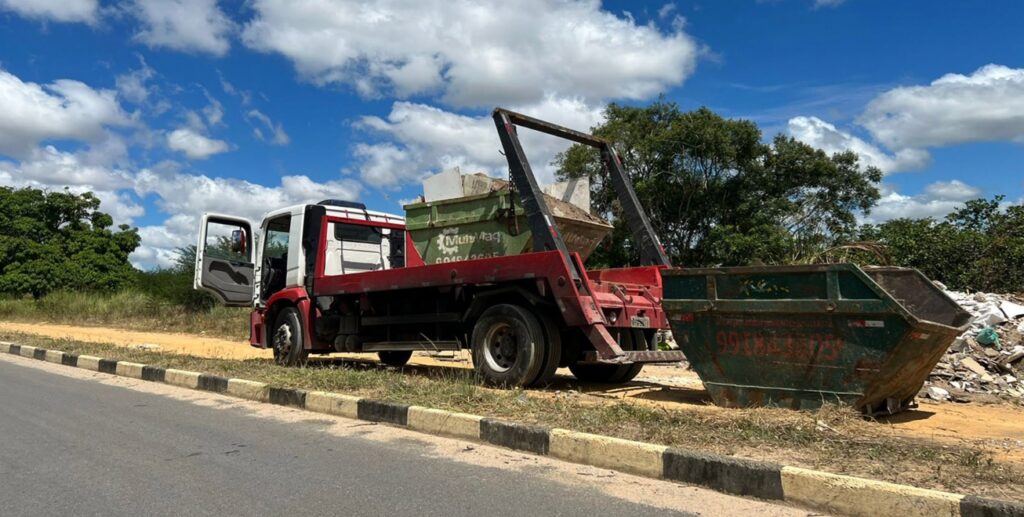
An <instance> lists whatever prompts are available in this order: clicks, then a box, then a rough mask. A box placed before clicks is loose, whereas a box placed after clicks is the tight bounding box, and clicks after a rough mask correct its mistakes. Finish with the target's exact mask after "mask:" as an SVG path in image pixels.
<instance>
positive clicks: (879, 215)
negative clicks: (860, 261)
mask: <svg viewBox="0 0 1024 517" xmlns="http://www.w3.org/2000/svg"><path fill="white" fill-rule="evenodd" d="M881 191H882V198H881V199H879V201H878V205H876V206H875V208H873V209H872V210H871V214H870V215H868V216H867V217H865V218H864V222H868V223H882V222H885V221H888V220H890V219H898V218H904V217H905V218H911V219H917V218H922V217H935V218H942V217H945V216H946V214H948V213H950V212H952V211H953V210H955V209H957V208H960V207H961V206H963V204H964V202H965V201H969V200H971V199H976V198H978V197H980V196H981V195H982V191H981V189H979V188H978V187H974V186H971V185H968V184H966V183H964V182H962V181H960V180H951V181H937V182H935V183H932V184H930V185H928V186H926V187H925V188H924V191H923V192H922V193H921V194H918V195H916V196H907V195H904V194H900V193H899V192H897V191H896V190H895V189H894V188H892V186H890V185H885V184H883V185H882V188H881Z"/></svg>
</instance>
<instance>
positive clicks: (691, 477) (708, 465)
mask: <svg viewBox="0 0 1024 517" xmlns="http://www.w3.org/2000/svg"><path fill="white" fill-rule="evenodd" d="M3 352H7V353H10V354H14V355H20V356H22V357H30V358H34V359H39V360H42V361H48V362H51V363H57V364H62V365H66V366H73V367H77V368H84V369H87V370H94V371H97V372H102V373H108V374H111V375H119V376H123V377H131V378H134V379H142V380H145V381H153V382H163V383H166V384H172V385H174V386H180V387H183V388H190V389H195V390H204V391H210V392H215V393H223V394H227V395H231V396H235V397H239V398H243V399H248V400H254V401H258V402H269V403H271V404H278V405H282V406H292V407H298V408H303V409H306V410H309V411H316V412H319V413H326V414H331V415H337V416H342V417H346V418H353V419H359V420H365V421H369V422H379V423H384V424H390V425H395V426H400V427H405V428H407V429H411V430H414V431H419V432H423V433H428V434H436V435H442V436H450V437H456V438H463V439H467V440H473V441H478V442H483V443H488V444H492V445H498V446H501V447H507V448H509V449H515V450H518V451H524V452H530V453H533V454H539V455H544V456H551V457H554V458H558V459H561V460H566V461H571V462H575V463H581V464H584V465H591V466H595V467H601V468H607V469H611V470H617V471H621V472H627V473H631V474H637V475H641V476H647V477H652V478H658V479H666V480H670V481H679V482H682V483H687V484H692V485H699V486H704V487H707V488H711V489H714V490H717V491H719V492H725V493H729V494H735V495H741V496H750V497H757V498H760V499H766V500H777V501H785V502H787V503H792V504H795V505H799V506H803V507H809V508H814V509H818V510H823V511H827V512H830V513H836V514H842V515H850V516H858V517H860V516H864V517H879V516H893V517H918V516H920V517H937V516H942V517H946V516H949V517H956V516H962V517H995V516H1012V517H1024V504H1021V503H1016V502H1009V501H999V500H995V499H987V498H983V497H976V496H964V495H960V494H952V493H948V492H940V491H936V490H927V489H923V488H915V487H910V486H905V485H897V484H893V483H885V482H882V481H873V480H870V479H862V478H855V477H850V476H842V475H838V474H829V473H826V472H820V471H815V470H807V469H802V468H797V467H787V466H782V465H778V464H775V463H768V462H762V461H753V460H746V459H741V458H732V457H728V456H719V455H714V454H704V453H700V452H693V451H686V450H682V449H676V448H672V447H666V446H663V445H654V444H650V443H641V442H634V441H630V440H623V439H619V438H612V437H608V436H600V435H594V434H587V433H579V432H576V431H569V430H565V429H552V428H547V427H540V426H532V425H526V424H519V423H515V422H508V421H504V420H498V419H494V418H486V417H481V416H476V415H468V414H465V413H455V412H451V411H443V410H439V409H431V408H425V407H419V406H410V405H407V404H400V403H396V402H385V401H380V400H371V399H366V398H361V397H353V396H349V395H342V394H338V393H326V392H321V391H306V390H300V389H295V388H280V387H276V386H270V385H268V384H265V383H262V382H255V381H249V380H245V379H226V378H224V377H218V376H215V375H208V374H205V373H198V372H189V371H184V370H175V369H171V368H161V367H157V366H149V365H144V364H139V363H132V362H127V361H113V360H110V359H104V358H101V357H93V356H88V355H76V354H70V353H65V352H60V351H56V350H46V349H43V348H37V347H32V346H21V345H16V344H14V343H7V342H0V353H3Z"/></svg>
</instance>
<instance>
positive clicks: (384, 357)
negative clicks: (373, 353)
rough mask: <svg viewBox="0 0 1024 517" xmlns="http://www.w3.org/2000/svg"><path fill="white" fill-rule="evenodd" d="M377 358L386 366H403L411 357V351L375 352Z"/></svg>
mask: <svg viewBox="0 0 1024 517" xmlns="http://www.w3.org/2000/svg"><path fill="white" fill-rule="evenodd" d="M377 357H379V358H380V362H382V363H384V364H386V365H388V366H405V363H408V362H409V358H411V357H412V350H389V351H387V352H377Z"/></svg>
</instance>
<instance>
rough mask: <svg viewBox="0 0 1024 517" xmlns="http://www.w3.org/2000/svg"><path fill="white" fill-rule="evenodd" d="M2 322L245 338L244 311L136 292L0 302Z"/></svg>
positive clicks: (246, 318)
mask: <svg viewBox="0 0 1024 517" xmlns="http://www.w3.org/2000/svg"><path fill="white" fill-rule="evenodd" d="M0 319H3V320H7V321H24V322H48V323H62V324H71V325H94V326H111V327H121V328H130V329H137V330H151V331H160V332H183V333H189V334H200V333H202V334H206V335H209V336H211V337H221V338H225V339H237V340H243V339H246V338H248V336H249V327H248V325H249V310H248V309H246V308H231V307H222V306H219V305H216V306H213V307H209V308H199V309H195V308H191V307H187V306H183V305H181V304H179V303H174V302H172V301H169V300H167V299H165V298H162V297H160V296H156V295H153V294H150V293H145V292H142V291H140V290H126V291H120V292H116V293H83V292H70V291H57V292H53V293H50V294H48V295H46V296H44V297H42V298H39V299H32V298H7V299H0Z"/></svg>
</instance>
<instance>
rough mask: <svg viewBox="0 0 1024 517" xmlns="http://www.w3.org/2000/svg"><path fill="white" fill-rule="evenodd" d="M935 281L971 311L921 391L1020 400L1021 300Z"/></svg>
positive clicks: (1023, 357) (1023, 390)
mask: <svg viewBox="0 0 1024 517" xmlns="http://www.w3.org/2000/svg"><path fill="white" fill-rule="evenodd" d="M936 283H937V282H936ZM937 284H938V283H937ZM938 285H939V287H941V288H942V289H943V290H944V291H945V292H946V294H947V295H949V297H950V298H952V299H953V300H954V301H956V302H957V303H958V304H960V306H961V307H963V308H964V310H966V311H967V312H969V313H971V326H970V328H969V329H968V330H967V331H966V332H964V333H963V335H961V336H960V337H958V338H957V339H956V341H954V342H953V344H952V345H950V347H949V350H948V351H947V352H946V355H945V356H944V357H943V358H942V360H941V361H939V363H938V364H937V365H936V366H935V369H934V370H932V373H931V375H929V377H928V381H927V382H926V383H925V387H924V389H923V391H922V395H923V396H926V397H927V398H930V399H933V400H939V401H943V400H953V401H968V400H971V399H972V398H974V396H976V395H985V394H988V395H994V396H997V397H999V398H1008V399H1012V400H1017V401H1020V402H1022V403H1024V338H1022V335H1024V300H1022V299H1021V298H1019V297H1015V296H1011V295H999V294H989V293H964V292H960V291H950V290H948V289H946V287H945V286H943V285H942V284H938Z"/></svg>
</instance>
